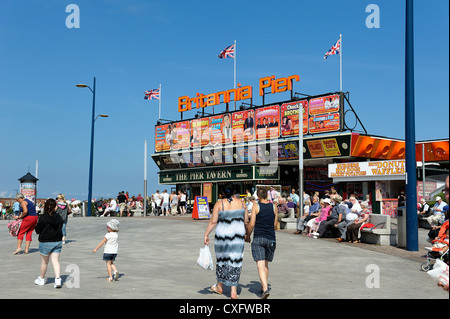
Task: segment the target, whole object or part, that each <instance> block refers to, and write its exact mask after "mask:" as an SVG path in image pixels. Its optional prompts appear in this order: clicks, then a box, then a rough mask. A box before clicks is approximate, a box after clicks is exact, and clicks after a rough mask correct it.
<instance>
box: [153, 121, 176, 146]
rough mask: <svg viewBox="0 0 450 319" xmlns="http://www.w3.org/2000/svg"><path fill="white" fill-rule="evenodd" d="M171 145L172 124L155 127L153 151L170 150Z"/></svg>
mask: <svg viewBox="0 0 450 319" xmlns="http://www.w3.org/2000/svg"><path fill="white" fill-rule="evenodd" d="M171 146H172V125H171V124H165V125H159V126H156V128H155V151H156V152H163V151H170V149H171Z"/></svg>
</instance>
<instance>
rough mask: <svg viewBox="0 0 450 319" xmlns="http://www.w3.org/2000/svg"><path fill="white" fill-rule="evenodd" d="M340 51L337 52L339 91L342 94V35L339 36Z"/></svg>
mask: <svg viewBox="0 0 450 319" xmlns="http://www.w3.org/2000/svg"><path fill="white" fill-rule="evenodd" d="M339 42H340V44H341V45H340V47H341V48H340V50H339V91H340V92H342V34H340V35H339Z"/></svg>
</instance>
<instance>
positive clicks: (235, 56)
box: [234, 40, 237, 111]
mask: <svg viewBox="0 0 450 319" xmlns="http://www.w3.org/2000/svg"><path fill="white" fill-rule="evenodd" d="M236 52H237V51H236V40H234V88H236V58H237V55H236ZM234 110H235V111H236V100H235V101H234Z"/></svg>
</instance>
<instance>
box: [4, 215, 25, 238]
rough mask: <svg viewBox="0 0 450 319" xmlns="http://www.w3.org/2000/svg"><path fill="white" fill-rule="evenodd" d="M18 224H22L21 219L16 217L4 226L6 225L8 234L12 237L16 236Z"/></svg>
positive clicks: (18, 228)
mask: <svg viewBox="0 0 450 319" xmlns="http://www.w3.org/2000/svg"><path fill="white" fill-rule="evenodd" d="M20 225H22V219H16V220H14V221H12V222H10V223H8V224H7V225H6V226H7V227H8V230H9V234H10V235H11V236H13V237H17V235H18V234H19V230H20Z"/></svg>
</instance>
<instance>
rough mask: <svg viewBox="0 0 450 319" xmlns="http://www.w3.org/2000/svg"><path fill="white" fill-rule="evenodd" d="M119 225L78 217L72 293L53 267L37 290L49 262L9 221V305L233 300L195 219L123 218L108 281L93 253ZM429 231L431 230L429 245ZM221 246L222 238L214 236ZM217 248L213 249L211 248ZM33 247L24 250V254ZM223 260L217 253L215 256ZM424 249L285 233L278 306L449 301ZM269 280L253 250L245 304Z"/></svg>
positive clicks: (273, 278)
mask: <svg viewBox="0 0 450 319" xmlns="http://www.w3.org/2000/svg"><path fill="white" fill-rule="evenodd" d="M109 219H110V218H93V217H91V218H83V217H78V218H77V217H75V218H70V220H69V223H68V225H67V234H68V235H67V243H66V245H65V246H64V248H63V251H62V254H61V259H60V261H61V274H62V279H63V287H62V288H61V289H55V288H53V280H54V275H53V269H52V267H51V265H50V266H49V270H48V272H47V277H48V280H47V282H48V283H47V284H46V285H44V286H35V285H34V280H35V279H36V278H37V276H38V274H39V267H40V254H39V251H38V240H37V235H36V234H35V233H34V234H33V242H32V244H31V250H30V253H29V254H27V255H26V254H20V255H12V252H13V251H14V250H15V247H16V238H13V237H11V236H10V235H9V233H8V232H7V228H6V223H7V222H6V221H3V220H2V221H0V229H2V231H1V232H0V242H1V244H0V258H1V271H0V298H1V299H5V298H15V297H17V296H20V298H22V299H24V298H25V299H27V298H29V299H34V298H41V299H49V298H63V299H75V298H89V299H92V298H98V299H111V298H114V299H115V298H148V299H222V300H223V299H226V297H229V293H230V290H229V288H228V289H226V290H225V296H219V295H215V294H212V293H211V292H210V289H209V287H210V286H211V284H213V283H214V282H215V271H208V270H203V269H201V268H200V267H198V266H197V264H196V260H197V257H198V253H199V249H200V247H202V246H203V233H204V230H205V228H206V225H207V221H206V220H192V219H191V218H190V216H188V217H155V216H151V217H132V218H119V220H120V232H119V254H118V257H117V259H116V265H117V267H118V269H119V271H120V278H119V280H118V281H117V282H112V283H110V282H107V281H106V277H107V273H106V267H105V262H104V261H103V260H102V254H103V248H101V249H100V250H99V251H98V252H97V253H96V254H94V253H92V249H93V248H95V247H96V245H97V244H98V243H99V242H100V241H101V240H102V238H103V236H104V234H105V233H106V226H105V224H106V222H107V221H108V220H109ZM424 234H426V230H421V239H420V240H421V241H422V242H421V244H425V243H424V242H423V239H424V238H426V236H425V237H424ZM210 238H211V239H212V243H213V238H214V236H213V234H211V235H210ZM211 247H213V245H211ZM22 248H23V247H22ZM213 253H214V252H213ZM423 254H424V251H423V250H422V251H419V252H414V253H409V252H404V250H402V249H398V248H389V247H388V248H384V250H383V249H382V247H366V248H365V246H358V245H354V244H353V245H352V244H343V243H337V242H335V241H334V240H324V239H312V238H307V237H303V236H301V235H300V236H299V235H293V234H292V232H291V231H289V232H288V231H278V232H277V249H276V252H275V259H274V262H273V263H271V264H270V276H269V283H270V288H271V295H270V298H271V299H303V298H305V299H320V298H328V299H343V298H345V299H352V298H355V299H381V298H382V299H397V298H400V299H411V298H412V299H414V298H430V299H448V293H446V292H444V291H443V290H442V289H441V288H439V287H437V285H436V282H435V281H434V280H433V279H432V278H431V277H430V276H429V275H428V274H427V273H425V272H422V271H420V264H421V263H422V262H423V261H424V260H421V259H420V255H423ZM259 289H260V284H259V278H258V274H257V271H256V266H255V263H254V261H253V259H252V255H251V250H250V245H249V244H247V245H246V247H245V252H244V263H243V270H242V274H241V280H240V286H239V288H238V293H239V294H240V298H241V299H258V298H259Z"/></svg>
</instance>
